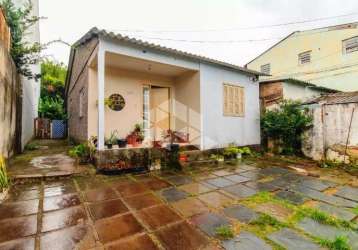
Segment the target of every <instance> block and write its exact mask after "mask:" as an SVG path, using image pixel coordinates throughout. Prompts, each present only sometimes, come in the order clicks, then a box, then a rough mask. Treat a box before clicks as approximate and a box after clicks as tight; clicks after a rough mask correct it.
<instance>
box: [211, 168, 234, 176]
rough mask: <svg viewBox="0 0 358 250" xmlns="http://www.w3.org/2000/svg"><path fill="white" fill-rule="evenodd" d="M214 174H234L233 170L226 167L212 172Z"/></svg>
mask: <svg viewBox="0 0 358 250" xmlns="http://www.w3.org/2000/svg"><path fill="white" fill-rule="evenodd" d="M212 174H214V175H216V176H225V175H232V172H230V171H228V170H225V169H221V170H217V171H214V172H212Z"/></svg>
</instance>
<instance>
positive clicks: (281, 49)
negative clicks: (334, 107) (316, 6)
mask: <svg viewBox="0 0 358 250" xmlns="http://www.w3.org/2000/svg"><path fill="white" fill-rule="evenodd" d="M357 62H358V22H356V23H349V24H343V25H336V26H331V27H326V28H319V29H313V30H306V31H296V32H293V33H291V34H290V35H288V36H287V37H286V38H285V39H283V40H281V41H280V42H278V43H277V44H275V45H274V46H272V47H271V48H269V49H268V50H266V51H265V52H263V53H262V54H261V55H259V56H258V57H256V58H255V59H254V60H252V61H251V62H249V63H248V64H247V65H246V67H247V68H249V69H252V70H257V71H261V72H263V73H265V74H270V75H272V77H273V78H294V79H299V80H302V81H305V82H310V83H313V84H315V85H317V86H322V87H326V88H330V89H337V90H340V91H356V90H358V80H357V79H358V63H357ZM267 79H270V77H263V78H262V80H267Z"/></svg>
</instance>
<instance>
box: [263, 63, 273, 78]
mask: <svg viewBox="0 0 358 250" xmlns="http://www.w3.org/2000/svg"><path fill="white" fill-rule="evenodd" d="M261 73H264V74H268V75H269V74H271V64H269V63H267V64H264V65H261Z"/></svg>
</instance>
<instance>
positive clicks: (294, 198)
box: [275, 191, 308, 205]
mask: <svg viewBox="0 0 358 250" xmlns="http://www.w3.org/2000/svg"><path fill="white" fill-rule="evenodd" d="M275 196H276V197H278V198H280V199H283V200H287V201H289V202H291V203H293V204H295V205H301V204H303V203H304V202H305V201H307V200H308V199H307V198H305V197H304V196H302V195H300V194H298V193H294V192H290V191H280V192H277V193H276V194H275Z"/></svg>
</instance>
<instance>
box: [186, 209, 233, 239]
mask: <svg viewBox="0 0 358 250" xmlns="http://www.w3.org/2000/svg"><path fill="white" fill-rule="evenodd" d="M191 222H192V223H193V224H194V225H196V226H198V227H199V228H200V229H201V230H202V231H204V232H205V233H206V234H208V235H209V236H212V237H215V236H216V229H217V228H218V227H221V226H228V225H230V222H229V220H227V219H226V218H224V217H223V216H221V215H218V214H214V213H205V214H201V215H197V216H194V217H193V218H192V219H191Z"/></svg>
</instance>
